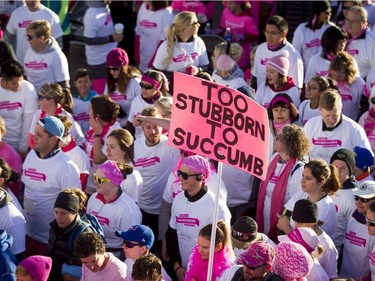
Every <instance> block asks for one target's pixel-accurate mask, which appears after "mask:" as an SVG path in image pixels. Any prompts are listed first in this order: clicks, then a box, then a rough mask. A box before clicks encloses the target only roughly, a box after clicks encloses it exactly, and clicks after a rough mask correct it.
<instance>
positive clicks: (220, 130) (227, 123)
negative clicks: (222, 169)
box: [168, 72, 269, 180]
mask: <svg viewBox="0 0 375 281" xmlns="http://www.w3.org/2000/svg"><path fill="white" fill-rule="evenodd" d="M173 93H174V95H173V107H172V118H171V124H170V130H169V139H168V144H169V145H172V146H175V147H178V148H180V149H184V150H188V151H192V152H195V153H198V154H200V155H202V156H206V157H209V158H211V159H215V160H217V161H220V162H223V163H226V164H229V165H232V166H236V167H238V168H240V169H242V170H244V171H247V172H249V173H251V174H253V175H254V176H257V177H259V178H260V179H262V180H264V179H265V177H266V173H267V167H268V158H269V156H268V150H269V124H268V116H267V110H266V109H265V108H263V107H262V106H261V105H259V104H257V103H256V102H255V101H253V100H252V99H250V98H249V97H247V96H245V95H244V94H242V93H240V92H238V91H236V90H234V89H230V88H228V87H225V86H221V85H218V84H216V83H212V82H209V81H207V80H202V79H199V78H196V77H193V76H190V75H186V74H182V73H179V72H175V73H174V88H173Z"/></svg>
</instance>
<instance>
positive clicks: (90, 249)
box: [74, 232, 105, 258]
mask: <svg viewBox="0 0 375 281" xmlns="http://www.w3.org/2000/svg"><path fill="white" fill-rule="evenodd" d="M74 251H75V252H76V253H77V256H78V257H79V258H87V257H89V256H91V255H97V254H99V255H103V254H104V253H105V244H104V242H103V239H102V238H101V237H100V235H99V234H96V233H94V232H90V233H87V232H86V233H82V234H81V235H80V236H79V237H78V239H76V240H75V241H74Z"/></svg>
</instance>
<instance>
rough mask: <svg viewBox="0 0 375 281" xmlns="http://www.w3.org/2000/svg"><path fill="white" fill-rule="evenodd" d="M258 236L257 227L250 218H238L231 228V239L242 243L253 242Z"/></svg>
mask: <svg viewBox="0 0 375 281" xmlns="http://www.w3.org/2000/svg"><path fill="white" fill-rule="evenodd" d="M257 234H258V225H257V223H256V221H255V220H253V219H252V218H250V217H246V216H243V217H239V218H238V219H237V220H236V222H235V223H234V225H233V226H232V238H234V239H238V240H240V241H244V242H251V241H253V240H254V239H255V238H256V236H257Z"/></svg>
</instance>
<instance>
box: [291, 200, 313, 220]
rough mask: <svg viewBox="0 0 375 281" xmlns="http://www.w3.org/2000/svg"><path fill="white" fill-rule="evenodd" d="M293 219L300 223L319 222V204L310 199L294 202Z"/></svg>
mask: <svg viewBox="0 0 375 281" xmlns="http://www.w3.org/2000/svg"><path fill="white" fill-rule="evenodd" d="M292 219H293V220H294V221H296V222H299V223H309V222H313V223H317V222H318V205H316V203H315V202H312V201H310V200H308V199H301V200H298V201H297V202H296V203H295V204H294V209H293V214H292Z"/></svg>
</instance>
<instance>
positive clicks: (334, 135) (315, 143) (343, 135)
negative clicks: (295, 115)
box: [303, 115, 371, 163]
mask: <svg viewBox="0 0 375 281" xmlns="http://www.w3.org/2000/svg"><path fill="white" fill-rule="evenodd" d="M322 124H323V120H322V117H321V116H317V117H314V118H311V119H310V120H309V121H307V123H306V124H305V126H304V127H303V130H304V131H305V133H306V136H307V138H308V139H309V140H310V143H311V148H310V158H311V159H316V158H322V159H324V160H325V161H326V162H327V163H329V160H330V159H331V156H332V154H333V153H335V152H336V150H338V149H340V148H344V147H345V148H348V149H353V148H354V147H355V146H357V145H360V146H364V147H366V148H367V149H369V150H371V146H370V143H369V141H368V139H367V136H366V133H365V131H364V130H363V128H362V127H361V126H359V125H358V123H356V122H354V121H353V120H352V119H350V118H348V117H346V116H345V115H342V122H341V124H340V125H339V126H338V127H336V128H335V129H334V130H332V131H323V130H322V126H323V125H322Z"/></svg>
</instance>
